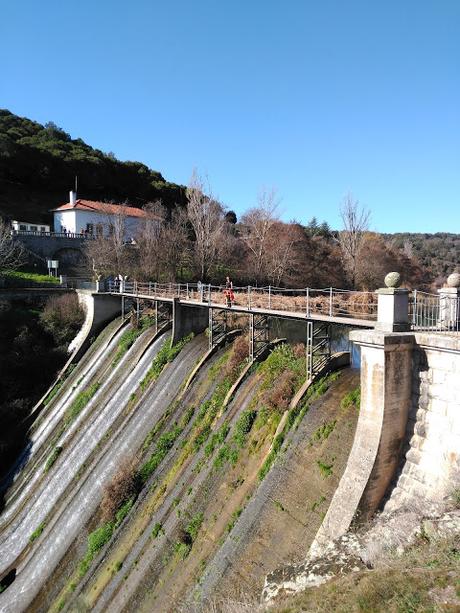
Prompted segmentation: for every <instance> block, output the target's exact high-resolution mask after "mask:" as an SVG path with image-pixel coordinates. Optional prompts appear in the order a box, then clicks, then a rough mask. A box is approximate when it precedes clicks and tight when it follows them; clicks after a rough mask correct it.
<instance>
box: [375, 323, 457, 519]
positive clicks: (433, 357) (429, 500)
mask: <svg viewBox="0 0 460 613" xmlns="http://www.w3.org/2000/svg"><path fill="white" fill-rule="evenodd" d="M414 337H415V344H414V348H413V359H412V407H411V410H410V413H409V419H408V423H407V431H406V450H405V451H406V453H405V454H404V457H403V461H402V465H401V467H400V472H399V476H398V477H397V480H396V485H395V488H394V489H393V491H392V492H391V495H390V498H389V500H388V502H387V503H386V505H385V511H393V510H397V509H399V508H402V507H408V508H412V509H414V510H418V511H421V512H423V513H431V512H436V509H438V508H439V507H442V506H443V503H445V501H446V499H447V498H448V497H449V495H450V494H451V493H452V491H453V490H454V489H456V488H458V487H460V336H459V335H452V336H449V335H443V334H439V333H438V334H430V333H417V334H415V335H414Z"/></svg>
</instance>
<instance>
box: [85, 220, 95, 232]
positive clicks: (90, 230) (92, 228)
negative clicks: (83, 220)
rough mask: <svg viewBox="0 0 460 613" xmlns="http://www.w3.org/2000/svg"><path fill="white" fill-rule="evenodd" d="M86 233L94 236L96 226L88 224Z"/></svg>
mask: <svg viewBox="0 0 460 613" xmlns="http://www.w3.org/2000/svg"><path fill="white" fill-rule="evenodd" d="M86 232H87V233H88V234H91V235H92V234H93V232H94V226H93V224H92V223H87V224H86Z"/></svg>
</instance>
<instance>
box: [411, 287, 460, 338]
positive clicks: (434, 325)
mask: <svg viewBox="0 0 460 613" xmlns="http://www.w3.org/2000/svg"><path fill="white" fill-rule="evenodd" d="M459 318H460V298H459V297H458V296H457V295H449V294H443V293H440V294H429V293H427V292H422V291H419V290H414V291H413V292H412V293H411V295H410V297H409V321H410V324H411V329H412V330H419V331H422V330H425V331H432V332H454V333H458V332H460V322H459Z"/></svg>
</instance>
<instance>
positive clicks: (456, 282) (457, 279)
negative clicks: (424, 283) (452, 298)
mask: <svg viewBox="0 0 460 613" xmlns="http://www.w3.org/2000/svg"><path fill="white" fill-rule="evenodd" d="M447 285H448V286H449V287H460V273H458V272H453V273H452V274H451V275H449V276H448V277H447Z"/></svg>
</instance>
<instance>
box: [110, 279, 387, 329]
mask: <svg viewBox="0 0 460 613" xmlns="http://www.w3.org/2000/svg"><path fill="white" fill-rule="evenodd" d="M120 283H121V284H122V287H123V291H124V293H127V294H132V295H135V296H157V297H158V298H169V299H172V298H180V299H181V300H186V301H190V302H197V303H205V304H213V305H220V306H222V307H225V306H227V305H228V304H227V303H228V298H227V296H226V295H225V292H226V289H225V287H224V286H216V285H210V284H200V283H154V282H149V283H141V282H137V281H121V282H118V281H110V282H109V283H108V291H110V292H119V291H120ZM232 298H233V300H232V303H231V304H232V306H236V307H240V308H242V309H245V310H246V309H247V310H249V311H257V310H262V311H273V312H281V313H286V312H289V313H296V314H299V315H303V316H306V317H309V316H310V315H323V316H329V317H347V318H351V319H362V320H371V321H376V319H377V295H376V294H375V293H374V292H355V291H348V290H342V289H337V288H334V287H329V288H324V289H312V288H301V289H285V288H280V287H273V286H267V287H252V286H245V287H234V288H233V296H232Z"/></svg>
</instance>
